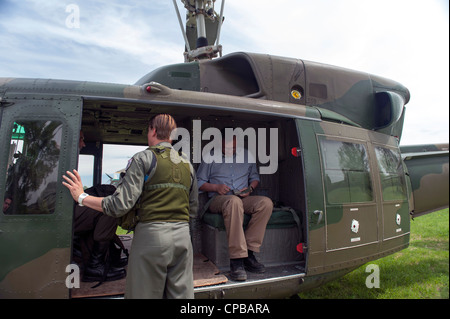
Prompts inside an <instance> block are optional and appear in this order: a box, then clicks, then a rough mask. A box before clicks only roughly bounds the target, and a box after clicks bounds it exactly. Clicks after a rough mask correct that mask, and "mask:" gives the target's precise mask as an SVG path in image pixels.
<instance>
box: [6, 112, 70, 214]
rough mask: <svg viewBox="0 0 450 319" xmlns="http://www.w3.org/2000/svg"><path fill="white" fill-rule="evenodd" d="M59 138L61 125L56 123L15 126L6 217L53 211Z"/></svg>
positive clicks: (9, 159)
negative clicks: (7, 215) (8, 215)
mask: <svg viewBox="0 0 450 319" xmlns="http://www.w3.org/2000/svg"><path fill="white" fill-rule="evenodd" d="M61 134H62V124H61V123H60V122H57V121H29V120H26V121H17V122H15V123H14V127H13V132H12V136H11V143H10V152H9V154H10V156H9V157H8V169H7V176H6V192H5V198H4V205H3V212H4V213H5V214H51V213H53V212H54V211H55V202H56V183H57V180H58V167H59V154H60V151H61ZM5 203H7V205H5Z"/></svg>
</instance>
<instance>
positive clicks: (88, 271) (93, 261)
mask: <svg viewBox="0 0 450 319" xmlns="http://www.w3.org/2000/svg"><path fill="white" fill-rule="evenodd" d="M115 190H116V188H115V187H114V186H113V185H97V186H94V187H91V188H88V189H86V190H85V192H86V193H87V194H90V195H95V196H108V195H111V194H113V193H114V191H115ZM73 223H74V235H75V237H74V238H75V240H74V258H75V257H78V258H76V260H75V261H78V262H80V263H82V264H84V263H86V267H83V268H84V271H83V277H82V280H83V281H88V282H93V281H111V280H118V279H121V278H124V277H125V275H126V272H125V269H124V266H125V265H126V264H127V261H128V260H127V258H121V257H120V253H121V250H120V249H117V248H116V245H115V243H118V242H120V239H118V238H116V237H117V236H116V230H117V220H116V218H114V217H111V216H107V215H104V214H102V213H101V212H98V211H95V210H93V209H91V208H89V207H86V206H79V205H77V206H76V207H75V215H74V220H73ZM80 240H83V241H84V243H85V244H86V245H87V251H88V252H89V253H88V254H87V255H83V249H81V242H79V241H80ZM80 255H81V256H80ZM108 256H109V257H108ZM80 257H81V258H80ZM80 259H81V260H80ZM86 259H87V260H86ZM108 263H109V264H108Z"/></svg>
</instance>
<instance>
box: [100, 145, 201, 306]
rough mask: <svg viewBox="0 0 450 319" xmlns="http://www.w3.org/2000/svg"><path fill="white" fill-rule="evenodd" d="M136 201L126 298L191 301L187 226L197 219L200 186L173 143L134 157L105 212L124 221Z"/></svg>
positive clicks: (191, 288)
mask: <svg viewBox="0 0 450 319" xmlns="http://www.w3.org/2000/svg"><path fill="white" fill-rule="evenodd" d="M151 149H153V151H152V150H151ZM154 157H156V165H154V166H153V167H152V165H151V164H152V161H153V160H154ZM141 194H142V196H141ZM138 199H139V204H138V205H139V210H138V212H139V218H140V222H139V223H138V225H137V226H136V229H135V232H134V238H133V243H132V246H131V253H130V259H129V264H128V275H127V284H126V291H125V297H126V298H193V297H194V290H193V289H194V288H193V287H194V285H193V273H192V263H193V252H192V244H191V238H190V234H189V223H188V222H189V216H190V215H191V216H195V215H196V213H197V206H198V202H197V201H198V190H197V182H196V177H195V171H194V169H193V167H192V165H191V164H190V163H189V162H188V161H187V160H186V159H185V158H182V157H181V156H180V155H179V154H178V152H176V151H174V150H173V149H172V147H171V145H170V144H169V143H166V142H163V143H160V144H158V147H156V148H155V147H152V148H149V149H146V150H145V151H142V152H139V153H137V154H136V155H134V156H133V158H132V159H131V160H130V162H129V164H128V167H127V171H126V174H125V176H124V178H123V180H122V182H121V183H120V184H119V185H118V187H117V190H116V192H115V193H114V194H113V195H112V196H108V197H105V198H104V200H103V202H102V207H103V212H104V213H105V214H107V215H110V216H114V217H120V216H123V215H124V214H126V213H127V212H128V211H129V210H130V209H131V208H132V207H133V206H134V205H135V204H136V203H137V201H138Z"/></svg>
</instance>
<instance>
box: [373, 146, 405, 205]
mask: <svg viewBox="0 0 450 319" xmlns="http://www.w3.org/2000/svg"><path fill="white" fill-rule="evenodd" d="M375 153H376V154H377V161H378V167H379V169H380V179H381V188H382V190H383V200H385V201H386V200H404V199H406V185H405V178H404V173H403V165H402V160H401V157H400V153H399V152H398V151H397V150H392V149H388V148H384V147H375Z"/></svg>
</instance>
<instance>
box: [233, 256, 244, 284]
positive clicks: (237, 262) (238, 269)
mask: <svg viewBox="0 0 450 319" xmlns="http://www.w3.org/2000/svg"><path fill="white" fill-rule="evenodd" d="M230 277H231V279H232V280H236V281H245V280H247V273H246V272H245V269H244V262H243V260H242V258H238V259H230Z"/></svg>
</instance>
